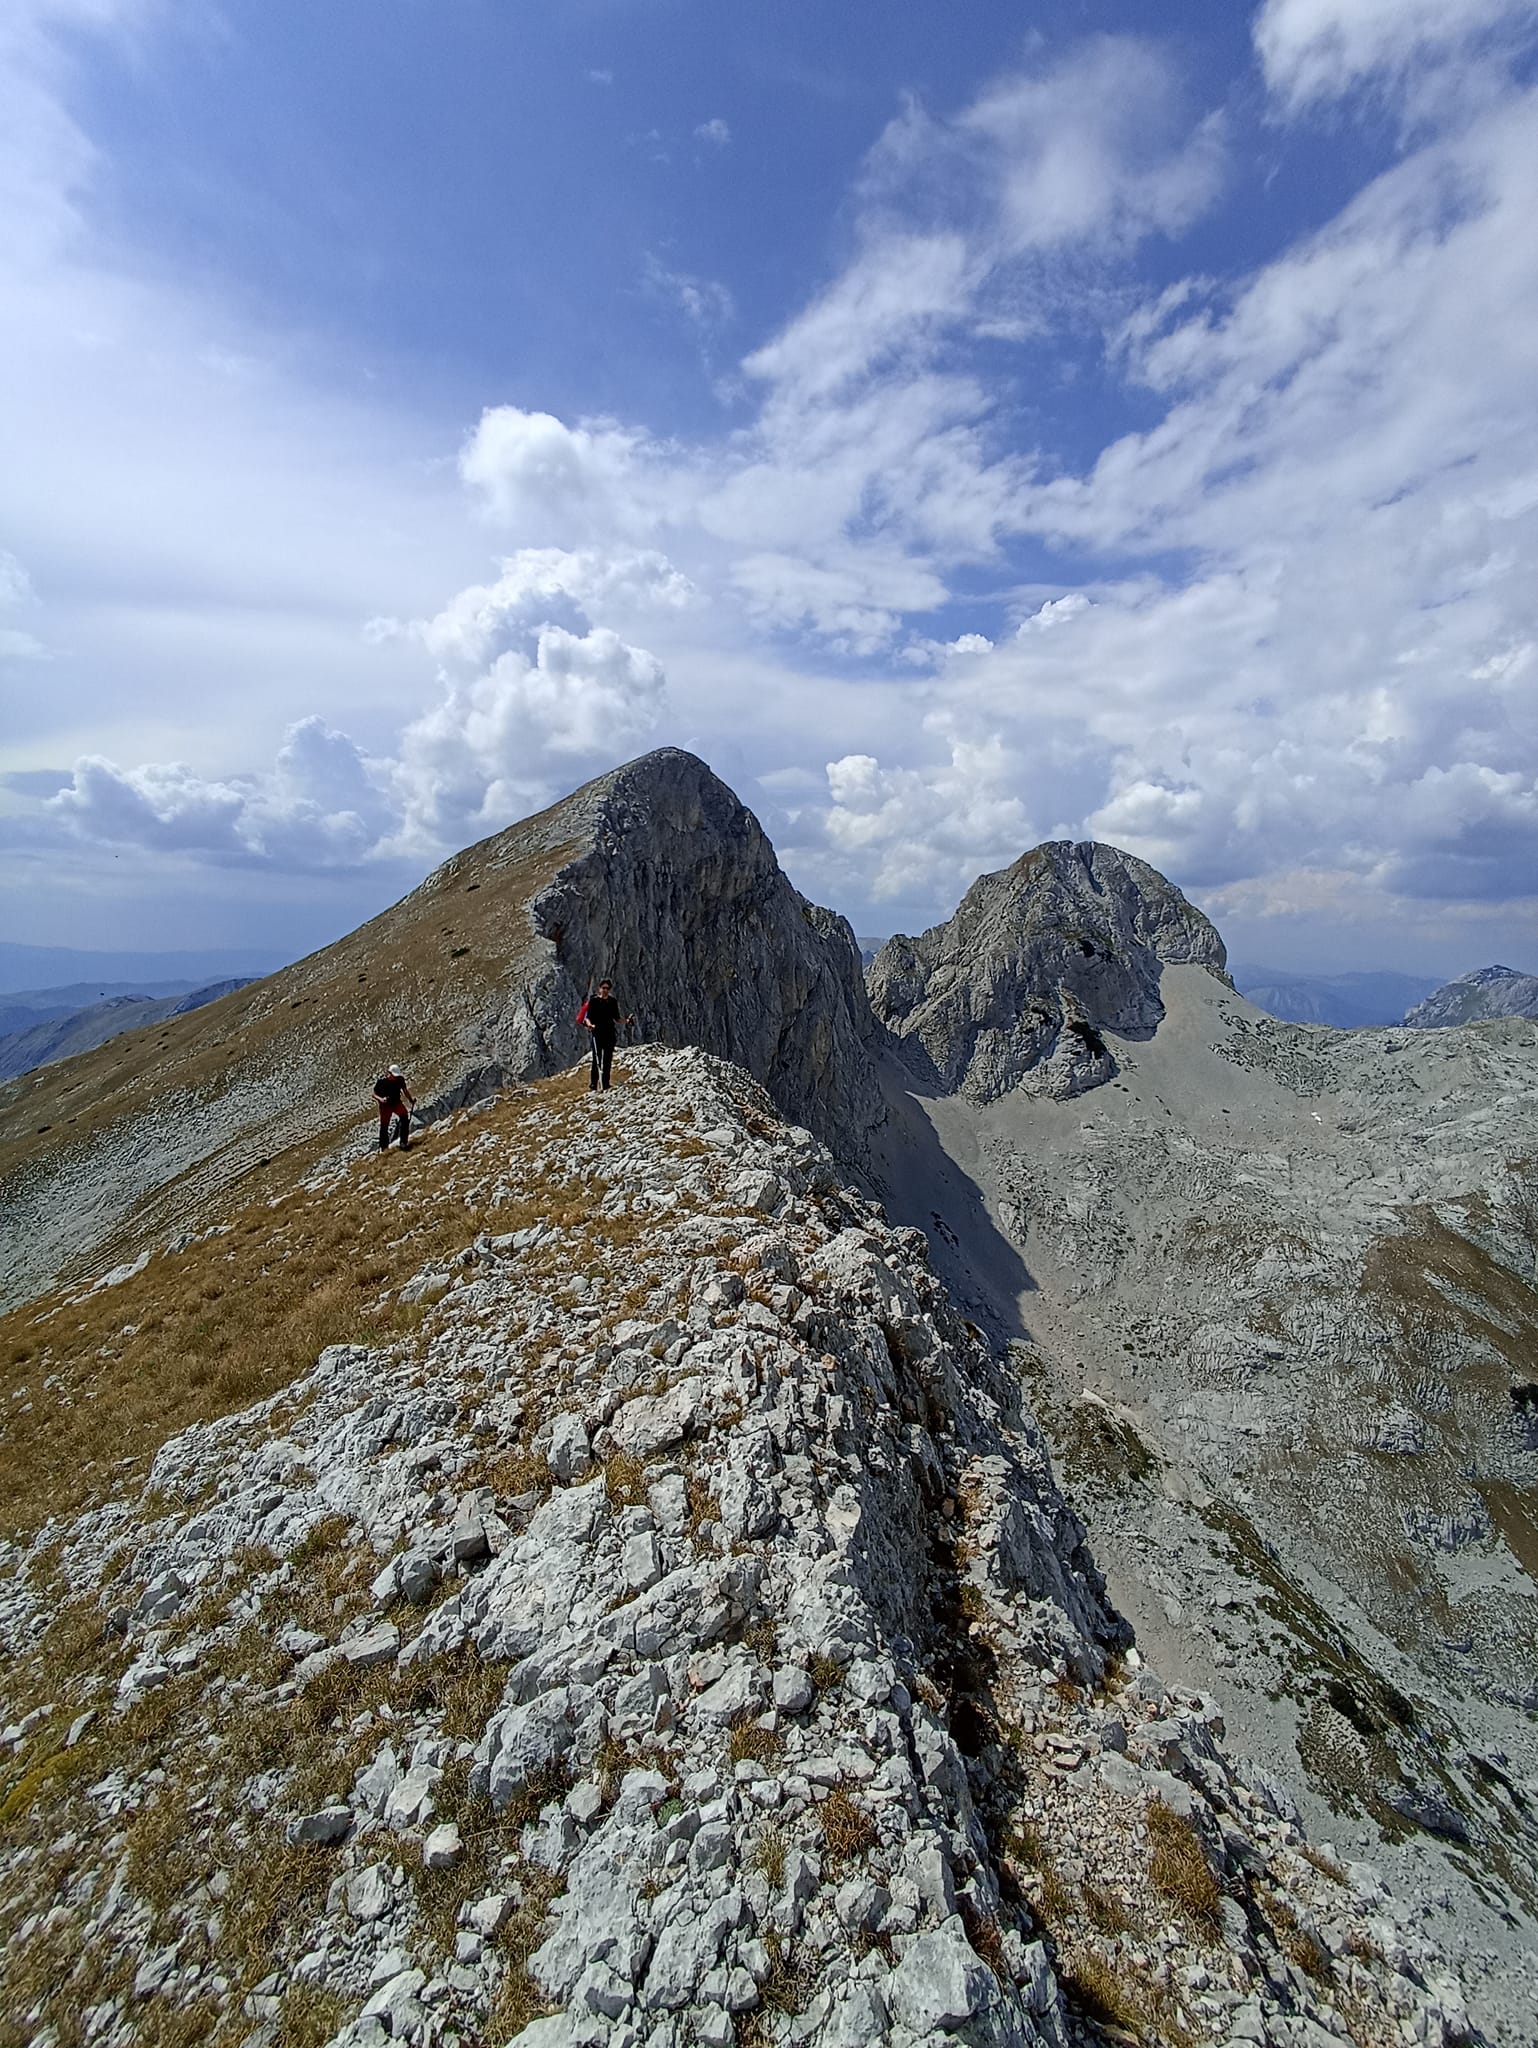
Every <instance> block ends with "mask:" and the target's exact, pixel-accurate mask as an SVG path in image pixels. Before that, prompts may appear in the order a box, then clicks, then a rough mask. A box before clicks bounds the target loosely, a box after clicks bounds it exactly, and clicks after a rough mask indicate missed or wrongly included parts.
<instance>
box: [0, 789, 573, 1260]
mask: <svg viewBox="0 0 1538 2048" xmlns="http://www.w3.org/2000/svg"><path fill="white" fill-rule="evenodd" d="M563 822H564V823H565V825H566V829H567V832H568V833H569V832H573V831H574V830H575V826H574V825H573V824H572V821H570V820H567V821H563ZM580 850H581V846H580V842H579V840H578V839H577V838H575V837H567V836H562V837H559V838H556V837H553V836H552V833H551V825H550V820H549V815H548V814H544V815H542V816H541V817H539V818H533V819H529V820H527V821H525V823H524V824H522V825H519V826H515V827H514V828H513V829H512V831H511V832H508V833H503V834H500V835H498V836H497V837H495V838H492V839H488V840H484V841H482V842H481V843H480V844H479V845H478V846H474V847H471V848H469V849H468V850H467V851H466V852H464V853H462V854H459V855H456V856H455V857H454V859H452V860H450V861H448V862H446V863H445V864H444V866H443V867H441V868H439V869H438V870H437V871H436V873H434V874H433V875H431V876H429V878H428V879H427V880H426V881H425V882H424V883H422V885H421V886H420V887H419V888H417V889H415V890H413V891H412V893H411V894H410V895H409V896H407V897H405V898H404V899H403V900H402V901H401V902H399V903H397V904H395V905H393V906H392V907H391V908H390V909H389V910H386V911H384V912H382V913H381V914H380V915H379V916H378V917H375V918H372V919H371V920H370V921H369V922H368V923H367V924H365V925H361V926H360V927H359V928H358V930H357V931H355V932H352V933H350V934H349V935H348V936H347V937H346V938H344V939H341V940H339V941H338V942H337V943H336V944H335V945H332V946H328V947H326V948H324V949H323V950H322V951H320V952H318V953H313V954H311V955H309V956H308V957H307V958H306V959H304V960H300V961H297V962H296V963H295V964H294V965H293V966H291V967H286V968H284V969H282V970H281V971H280V972H279V973H277V974H273V975H269V976H268V977H267V978H266V979H265V980H262V981H260V982H256V983H253V984H252V985H251V986H250V987H248V988H244V989H239V990H236V991H235V992H234V993H233V994H231V995H228V996H222V997H221V998H220V999H219V1000H218V1001H217V1002H213V1003H210V1004H208V1005H207V1006H206V1007H205V1008H203V1009H200V1010H194V1011H191V1012H189V1013H188V1014H187V1015H185V1016H182V1017H174V1018H171V1019H169V1020H167V1021H166V1022H165V1023H163V1024H151V1025H146V1026H144V1027H143V1028H142V1029H140V1030H138V1031H130V1032H125V1033H124V1034H123V1035H122V1036H121V1037H118V1038H114V1039H111V1040H109V1041H108V1043H107V1044H105V1045H102V1046H98V1047H96V1048H95V1049H94V1050H93V1051H91V1052H88V1053H82V1054H80V1055H78V1056H77V1057H75V1058H73V1059H67V1060H60V1061H58V1062H56V1063H55V1064H52V1065H50V1066H47V1067H43V1068H39V1069H37V1070H36V1071H34V1072H33V1073H31V1074H27V1075H23V1076H21V1077H20V1078H19V1079H17V1080H15V1081H12V1082H9V1083H6V1084H5V1085H4V1086H0V1201H3V1200H4V1199H5V1196H6V1193H7V1191H10V1192H11V1193H12V1194H13V1196H14V1198H15V1199H16V1200H17V1202H18V1213H20V1205H21V1203H22V1198H23V1197H24V1196H25V1195H26V1194H27V1193H28V1191H29V1190H33V1189H35V1188H36V1187H37V1186H38V1184H39V1183H40V1182H41V1183H43V1184H45V1185H46V1184H47V1183H48V1182H49V1181H50V1180H51V1179H52V1178H53V1177H54V1176H55V1175H56V1174H63V1175H65V1176H66V1177H67V1176H68V1175H70V1174H72V1173H73V1174H78V1175H80V1176H81V1177H82V1178H83V1179H84V1180H85V1181H86V1182H87V1183H89V1181H90V1178H91V1168H92V1161H93V1157H95V1158H96V1159H98V1160H99V1159H100V1158H101V1157H102V1156H103V1150H104V1148H105V1149H106V1150H108V1151H113V1150H115V1151H117V1152H119V1153H122V1154H123V1155H124V1156H126V1157H129V1158H134V1157H139V1156H143V1155H144V1154H145V1153H148V1154H149V1155H150V1156H159V1154H160V1152H161V1150H162V1148H163V1144H164V1142H165V1137H166V1136H167V1135H168V1136H169V1140H170V1142H171V1143H172V1144H176V1143H178V1142H181V1141H182V1140H184V1139H185V1141H186V1145H187V1151H186V1152H185V1153H184V1154H183V1155H182V1157H183V1161H184V1163H183V1164H181V1165H180V1166H179V1167H177V1168H175V1169H173V1170H172V1171H171V1173H170V1177H169V1178H168V1179H167V1180H166V1182H165V1183H164V1184H163V1185H158V1186H152V1187H150V1188H149V1189H148V1190H147V1191H146V1192H145V1193H144V1195H143V1196H141V1197H140V1198H138V1199H137V1201H136V1202H134V1203H133V1204H132V1205H131V1206H130V1208H129V1210H128V1212H127V1213H126V1214H125V1215H124V1216H123V1217H122V1218H121V1219H120V1220H119V1221H118V1222H117V1223H116V1225H115V1226H114V1227H112V1228H110V1229H108V1230H105V1231H102V1230H97V1232H96V1235H95V1237H94V1240H92V1239H91V1237H90V1229H89V1226H87V1227H83V1229H82V1232H81V1233H80V1242H79V1244H78V1246H77V1253H78V1255H77V1256H76V1258H75V1259H74V1260H73V1261H72V1263H71V1264H70V1265H68V1266H67V1267H66V1268H65V1269H64V1276H65V1277H74V1276H77V1275H79V1274H81V1273H82V1272H84V1271H87V1270H99V1269H100V1268H101V1267H102V1266H103V1265H108V1264H111V1263H112V1261H113V1259H114V1258H116V1257H119V1256H121V1255H122V1253H123V1251H124V1250H125V1248H127V1247H128V1246H129V1245H130V1244H131V1243H132V1242H133V1240H134V1239H135V1238H136V1237H137V1238H138V1239H139V1240H140V1241H142V1239H143V1238H144V1237H145V1236H146V1235H148V1234H150V1233H152V1232H169V1231H170V1230H172V1229H174V1228H176V1227H178V1226H179V1225H184V1224H192V1225H200V1224H206V1223H209V1222H212V1221H213V1220H215V1218H216V1217H217V1215H218V1214H219V1211H220V1209H221V1207H223V1206H227V1204H228V1199H229V1194H228V1191H229V1189H230V1188H231V1187H232V1186H233V1185H234V1184H235V1183H236V1182H239V1181H241V1180H242V1179H243V1178H244V1177H245V1176H246V1175H248V1174H252V1173H256V1174H260V1173H261V1171H262V1170H263V1168H264V1167H265V1166H266V1165H267V1163H268V1159H269V1157H270V1156H271V1155H273V1154H274V1153H276V1152H278V1151H280V1150H283V1151H286V1150H288V1149H289V1148H291V1147H293V1146H295V1145H300V1144H305V1143H308V1142H309V1141H311V1140H312V1139H314V1138H317V1137H324V1138H326V1139H327V1141H328V1142H329V1144H331V1145H332V1146H334V1145H336V1144H337V1143H338V1142H339V1141H341V1140H342V1139H343V1137H344V1136H345V1134H346V1132H347V1130H348V1128H349V1126H350V1125H352V1124H354V1123H355V1122H356V1120H357V1119H358V1118H359V1117H360V1116H361V1117H364V1118H367V1117H368V1116H369V1114H370V1104H369V1091H370V1089H371V1087H372V1084H373V1078H374V1076H375V1074H377V1073H378V1072H379V1070H380V1066H381V1065H382V1064H384V1063H386V1062H388V1061H390V1060H399V1061H401V1062H402V1063H403V1064H405V1065H406V1066H407V1067H408V1070H409V1072H410V1074H411V1077H412V1082H413V1087H414V1089H415V1092H416V1093H417V1094H418V1095H419V1096H421V1097H423V1098H424V1099H426V1098H429V1097H431V1096H432V1095H433V1094H434V1093H435V1092H437V1091H438V1090H440V1089H442V1088H444V1087H446V1086H447V1085H449V1084H450V1083H451V1082H452V1081H453V1080H454V1079H455V1078H457V1075H458V1073H459V1071H460V1070H461V1069H462V1067H463V1066H464V1064H465V1055H464V1052H463V1050H462V1047H463V1045H464V1044H466V1043H471V1042H473V1035H474V1032H475V1029H476V1027H477V1026H478V1025H479V1024H480V1023H481V1022H482V1020H483V1019H484V1018H485V1017H486V1016H487V1015H488V1014H489V1013H492V1012H495V1011H496V1010H498V1009H500V1008H501V1007H502V1006H503V1005H504V1004H505V1003H506V1001H507V999H508V996H509V993H510V990H511V989H512V988H516V986H517V985H518V984H519V983H520V981H524V980H528V979H532V978H533V976H534V975H535V974H536V973H538V972H539V971H540V970H541V969H542V968H543V967H544V966H545V965H546V964H548V961H549V960H550V959H551V958H552V957H553V949H552V948H551V946H550V944H549V942H548V941H546V940H543V939H540V938H539V937H538V936H537V935H536V933H535V932H534V930H533V927H532V925H531V923H530V921H529V918H528V915H527V907H528V904H529V903H530V901H531V900H532V899H533V897H534V896H535V895H536V894H537V893H538V891H539V890H540V889H541V888H542V887H543V886H544V885H545V884H546V883H548V882H549V881H550V880H551V879H552V878H553V877H554V875H555V874H556V873H557V872H558V871H559V869H560V867H561V866H562V865H563V864H564V863H565V862H566V861H568V860H569V859H571V858H572V857H574V856H575V855H576V854H577V853H579V852H580ZM210 1106H212V1107H213V1109H214V1111H215V1114H214V1115H213V1117H212V1119H210V1118H209V1117H208V1111H209V1109H210ZM205 1124H206V1125H207V1132H206V1134H205V1135H204V1136H202V1137H198V1136H195V1135H193V1134H194V1133H195V1132H197V1131H199V1130H201V1129H203V1127H204V1125H205ZM189 1160H190V1163H185V1162H187V1161H189ZM22 1264H23V1270H26V1262H25V1260H23V1262H22ZM7 1291H9V1290H7ZM0 1298H3V1296H0Z"/></svg>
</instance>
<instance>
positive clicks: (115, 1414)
mask: <svg viewBox="0 0 1538 2048" xmlns="http://www.w3.org/2000/svg"><path fill="white" fill-rule="evenodd" d="M568 1083H569V1077H567V1076H557V1077H556V1078H555V1079H554V1080H552V1081H546V1082H541V1083H539V1084H538V1085H537V1086H534V1087H531V1088H525V1089H520V1090H518V1091H517V1092H515V1093H512V1094H509V1095H507V1096H505V1097H504V1098H502V1099H500V1100H499V1101H498V1102H497V1103H495V1104H494V1105H493V1106H492V1108H491V1109H489V1110H488V1111H486V1112H485V1113H484V1114H483V1115H482V1116H480V1117H479V1118H478V1119H477V1123H476V1135H477V1137H479V1136H480V1135H481V1134H483V1133H484V1134H485V1135H486V1136H488V1137H490V1138H494V1139H496V1140H498V1141H499V1147H498V1151H499V1171H500V1173H501V1174H502V1175H504V1176H506V1178H507V1179H508V1180H510V1181H512V1183H513V1185H514V1187H515V1189H516V1193H515V1195H514V1196H513V1197H512V1198H511V1199H509V1198H508V1197H507V1196H506V1195H505V1194H504V1196H503V1198H502V1199H500V1200H499V1201H498V1203H497V1205H496V1207H495V1208H490V1207H485V1206H483V1202H484V1201H485V1199H486V1198H487V1197H488V1196H489V1193H490V1187H489V1186H488V1185H487V1184H486V1183H485V1182H483V1183H482V1184H481V1185H480V1186H479V1187H478V1188H477V1189H472V1191H471V1194H470V1198H469V1199H468V1200H467V1199H466V1195H465V1193H464V1191H463V1190H462V1187H461V1186H460V1185H459V1184H458V1182H457V1181H456V1178H455V1174H456V1166H457V1165H458V1162H457V1161H451V1160H450V1159H449V1158H448V1157H446V1156H445V1157H442V1158H439V1157H436V1156H435V1154H434V1150H433V1145H432V1144H430V1143H427V1142H425V1141H424V1144H423V1147H422V1154H421V1157H420V1158H418V1157H416V1155H412V1164H411V1168H410V1174H409V1178H405V1177H403V1178H402V1180H401V1182H400V1184H399V1186H398V1187H396V1188H395V1189H394V1190H393V1192H392V1193H391V1195H390V1197H389V1199H388V1200H387V1201H381V1199H380V1194H379V1186H378V1175H379V1173H380V1171H381V1170H382V1167H381V1162H380V1161H378V1160H377V1159H374V1158H364V1159H361V1160H359V1159H355V1160H352V1161H350V1162H347V1163H345V1164H342V1165H338V1166H335V1167H333V1168H332V1169H331V1170H329V1171H328V1172H327V1173H326V1174H324V1175H323V1176H321V1177H319V1178H318V1179H317V1183H316V1185H315V1186H313V1187H305V1186H302V1185H299V1184H298V1178H299V1176H300V1175H302V1174H303V1172H304V1170H305V1169H304V1164H303V1161H302V1159H293V1158H289V1159H287V1161H286V1162H285V1163H286V1164H287V1167H288V1172H289V1173H290V1174H292V1175H293V1176H294V1177H295V1178H294V1181H293V1183H292V1184H291V1185H290V1186H289V1187H288V1189H287V1191H286V1193H285V1194H284V1196H283V1198H282V1199H281V1200H278V1201H276V1202H273V1201H269V1200H260V1201H255V1202H251V1203H249V1204H248V1205H247V1206H246V1207H244V1208H242V1209H240V1210H238V1211H236V1212H235V1213H233V1214H232V1215H231V1217H230V1218H229V1227H228V1229H227V1230H226V1231H225V1233H224V1234H223V1235H220V1236H217V1237H214V1238H211V1239H209V1240H208V1241H206V1242H204V1243H200V1244H195V1245H189V1246H188V1247H186V1248H185V1249H184V1250H183V1251H180V1252H176V1253H162V1254H160V1255H158V1256H156V1257H154V1258H152V1259H151V1260H150V1262H149V1265H148V1266H147V1267H146V1268H145V1270H144V1271H143V1272H142V1273H138V1274H135V1275H134V1276H133V1278H131V1279H129V1280H126V1281H124V1282H122V1283H121V1284H120V1285H119V1286H116V1287H112V1288H105V1289H102V1290H100V1291H99V1292H97V1293H94V1294H90V1295H87V1296H84V1297H82V1298H81V1299H79V1300H75V1299H72V1298H71V1296H70V1295H69V1293H68V1292H61V1293H56V1294H53V1295H50V1296H47V1297H44V1298H43V1299H42V1300H40V1301H36V1302H32V1303H30V1304H28V1305H27V1306H26V1307H24V1308H18V1309H13V1310H11V1311H10V1312H9V1313H8V1314H7V1315H5V1316H3V1317H0V1478H3V1479H4V1481H5V1489H4V1499H3V1501H0V1535H9V1536H14V1537H25V1536H26V1535H27V1534H28V1533H30V1531H31V1530H33V1529H34V1528H35V1527H36V1526H37V1524H38V1523H39V1522H40V1521H41V1520H43V1518H44V1517H45V1516H46V1515H48V1514H56V1515H73V1514H75V1513H78V1512H79V1510H80V1509H81V1507H83V1506H84V1505H85V1504H86V1503H87V1502H88V1501H90V1500H91V1499H93V1498H100V1497H103V1496H105V1495H106V1494H108V1493H109V1492H111V1491H113V1490H114V1489H120V1488H121V1487H122V1486H123V1485H125V1484H128V1483H129V1482H130V1481H131V1479H132V1478H133V1477H134V1476H135V1474H136V1473H138V1472H142V1470H143V1469H144V1467H145V1466H146V1465H147V1463H148V1460H149V1459H150V1458H151V1457H152V1456H153V1454H154V1452H155V1451H156V1450H158V1449H159V1447H160V1445H161V1444H162V1443H163V1442H164V1441H165V1440H166V1438H167V1437H169V1436H171V1435H174V1434H175V1433H176V1432H178V1431H179V1430H182V1429H185V1428H187V1427H188V1426H189V1425H191V1424H193V1423H197V1422H205V1421H210V1420H212V1419H214V1418H216V1417H219V1416H222V1415H226V1414H229V1413H230V1412H232V1411H233V1410H235V1409H238V1408H241V1407H244V1406H246V1405H248V1404H249V1403H251V1402H253V1401H256V1400H259V1399H265V1398H266V1397H268V1396H270V1395H272V1394H274V1393H277V1392H280V1391H281V1390H282V1388H284V1387H285V1386H287V1385H289V1384H290V1383H291V1382H292V1381H293V1380H294V1379H295V1378H297V1377H299V1376H300V1375H301V1374H303V1373H304V1372H306V1371H308V1369H309V1368H310V1367H311V1366H312V1365H313V1364H314V1362H315V1359H316V1358H317V1356H318V1355H319V1353H320V1352H321V1351H322V1350H323V1349H324V1348H325V1347H326V1346H327V1345H328V1344H339V1343H364V1344H369V1345H372V1346H378V1347H395V1348H397V1349H398V1348H399V1347H401V1346H403V1345H411V1344H413V1343H415V1342H416V1341H418V1333H419V1332H420V1331H421V1330H422V1327H423V1325H424V1323H429V1322H430V1321H431V1319H432V1317H433V1310H432V1308H431V1307H423V1306H421V1305H419V1304H415V1303H405V1302H402V1301H401V1300H400V1299H399V1296H398V1290H399V1288H400V1287H401V1285H402V1284H403V1283H404V1282H405V1281H407V1280H408V1279H410V1278H412V1277H413V1276H414V1275H415V1274H417V1273H418V1272H419V1271H421V1269H422V1268H423V1267H424V1266H427V1265H448V1266H451V1265H452V1263H453V1262H454V1261H455V1260H456V1259H457V1257H458V1255H459V1254H460V1253H461V1252H463V1251H464V1250H465V1248H466V1247H467V1246H468V1245H469V1244H470V1243H471V1242H472V1240H473V1239H474V1238H475V1237H476V1236H477V1234H478V1233H479V1232H481V1231H482V1230H483V1229H487V1230H491V1231H492V1232H494V1233H497V1234H500V1233H504V1232H507V1231H512V1230H518V1229H521V1228H523V1227H524V1226H525V1225H527V1224H530V1223H533V1222H547V1223H551V1224H554V1225H556V1226H557V1227H560V1228H571V1227H575V1226H579V1225H580V1226H581V1227H582V1228H583V1229H584V1230H585V1231H591V1230H592V1229H593V1228H594V1224H593V1218H592V1210H593V1207H594V1204H595V1201H596V1200H597V1199H598V1190H597V1189H596V1186H595V1184H592V1183H579V1182H575V1181H567V1180H565V1179H563V1178H561V1177H560V1176H559V1175H558V1174H555V1173H553V1172H551V1171H549V1170H548V1169H545V1168H543V1167H541V1166H540V1165H538V1164H536V1163H535V1158H534V1146H533V1140H534V1138H536V1137H537V1138H538V1139H539V1141H540V1143H541V1144H543V1145H545V1146H546V1147H547V1148H548V1147H549V1145H550V1143H551V1141H552V1140H555V1141H557V1142H558V1140H559V1136H560V1131H561V1128H562V1125H563V1122H564V1120H565V1118H566V1117H567V1116H568V1115H569V1114H570V1112H571V1108H572V1102H573V1099H574V1098H571V1096H570V1088H569V1085H568ZM436 1142H438V1143H439V1144H440V1150H442V1151H444V1152H445V1153H447V1152H450V1151H452V1150H453V1145H452V1140H450V1141H449V1143H448V1144H447V1145H446V1146H445V1145H443V1143H442V1141H441V1140H440V1141H436ZM403 1164H404V1162H403ZM555 1256H556V1254H555V1253H554V1252H552V1253H551V1257H552V1258H554V1257H555ZM535 1277H538V1276H537V1275H535ZM44 1379H47V1380H48V1381H49V1382H50V1385H49V1387H48V1390H47V1393H46V1395H44V1393H43V1391H42V1382H43V1381H44ZM18 1390H24V1391H23V1392H21V1393H18ZM532 1426H533V1425H532V1423H531V1424H530V1427H531V1428H532ZM522 1455H524V1456H527V1454H522ZM540 1465H542V1461H538V1463H536V1461H534V1460H533V1459H532V1458H531V1457H528V1458H527V1462H526V1463H523V1464H521V1465H517V1466H513V1465H509V1466H508V1467H507V1468H506V1469H505V1470H499V1471H498V1472H497V1475H496V1478H497V1482H498V1484H499V1491H500V1490H506V1491H507V1492H509V1493H512V1492H520V1491H527V1490H529V1489H530V1488H539V1489H541V1490H544V1489H548V1486H549V1475H548V1472H546V1471H543V1470H541V1469H539V1466H540ZM187 1504H188V1503H186V1502H179V1503H177V1504H176V1505H178V1506H183V1507H185V1506H186V1505H187ZM152 1505H153V1503H147V1507H148V1506H152ZM162 1505H163V1506H168V1505H170V1504H169V1503H166V1504H162Z"/></svg>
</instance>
